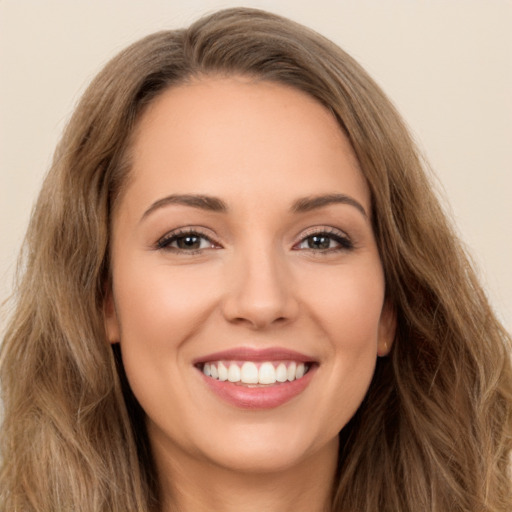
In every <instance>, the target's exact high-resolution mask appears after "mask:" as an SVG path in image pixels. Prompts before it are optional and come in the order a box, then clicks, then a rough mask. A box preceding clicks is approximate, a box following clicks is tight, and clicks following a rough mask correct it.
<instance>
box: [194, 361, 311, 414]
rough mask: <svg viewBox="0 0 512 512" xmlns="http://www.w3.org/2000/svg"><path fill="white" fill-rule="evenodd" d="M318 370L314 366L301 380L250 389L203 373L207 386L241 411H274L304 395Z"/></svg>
mask: <svg viewBox="0 0 512 512" xmlns="http://www.w3.org/2000/svg"><path fill="white" fill-rule="evenodd" d="M316 369H317V366H316V365H313V366H312V367H311V368H310V369H309V370H308V372H307V373H306V374H305V375H304V377H301V378H300V379H296V380H293V381H291V382H283V383H276V384H275V385H272V386H262V387H258V386H255V387H248V386H243V385H239V384H233V383H231V382H229V381H220V380H217V379H212V378H211V377H208V376H206V375H204V374H203V372H201V376H202V377H203V380H204V382H205V383H206V385H207V386H208V387H209V388H210V389H211V390H212V391H213V392H214V393H215V394H216V395H217V396H219V397H220V398H222V399H223V400H225V401H226V402H228V403H230V404H231V405H234V406H235V407H239V408H241V409H273V408H274V407H279V406H280V405H283V404H285V403H286V402H288V401H290V400H291V399H292V398H295V397H296V396H297V395H299V394H300V393H302V392H303V391H304V390H305V389H306V387H307V386H308V384H309V383H310V382H311V379H312V378H313V375H314V373H315V371H316ZM199 371H201V370H199Z"/></svg>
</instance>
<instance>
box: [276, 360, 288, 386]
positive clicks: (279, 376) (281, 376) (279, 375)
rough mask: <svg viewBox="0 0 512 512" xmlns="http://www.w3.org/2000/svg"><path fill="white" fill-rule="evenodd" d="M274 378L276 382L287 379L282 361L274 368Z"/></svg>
mask: <svg viewBox="0 0 512 512" xmlns="http://www.w3.org/2000/svg"><path fill="white" fill-rule="evenodd" d="M276 380H277V382H286V381H287V380H288V372H287V370H286V365H285V364H284V363H281V364H280V365H279V366H278V367H277V369H276Z"/></svg>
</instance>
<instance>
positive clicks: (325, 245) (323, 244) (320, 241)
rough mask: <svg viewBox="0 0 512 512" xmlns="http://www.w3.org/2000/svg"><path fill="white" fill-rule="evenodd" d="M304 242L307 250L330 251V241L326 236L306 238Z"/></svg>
mask: <svg viewBox="0 0 512 512" xmlns="http://www.w3.org/2000/svg"><path fill="white" fill-rule="evenodd" d="M306 242H307V245H308V248H309V249H330V248H331V242H332V240H331V238H330V237H328V236H324V235H315V236H309V237H308V238H306Z"/></svg>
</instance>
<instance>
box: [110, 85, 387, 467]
mask: <svg viewBox="0 0 512 512" xmlns="http://www.w3.org/2000/svg"><path fill="white" fill-rule="evenodd" d="M132 149H133V168H132V171H131V176H130V179H129V181H128V185H127V188H126V190H125V192H124V193H123V195H122V197H121V198H120V202H119V204H118V205H117V208H116V212H115V214H114V219H113V234H112V262H113V287H112V294H111V296H110V298H109V300H108V303H107V305H106V325H107V331H108V335H109V339H110V341H111V342H112V343H115V342H119V343H120V344H121V351H122V357H123V362H124V366H125V369H126V374H127V377H128V381H129V383H130V386H131V388H132V390H133V393H134V394H135V396H136V397H137V399H138V401H139V402H140V404H141V406H142V408H143V409H144V411H145V412H146V414H147V423H148V432H149V436H150V439H151V442H152V445H153V450H154V451H155V453H156V456H157V457H159V456H163V457H169V458H170V459H171V458H176V457H188V458H190V459H193V460H195V461H198V462H204V463H208V464H209V463H214V464H216V465H218V466H222V467H224V468H228V469H229V468H230V469H236V470H237V471H240V470H255V471H267V470H269V471H270V470H276V469H279V468H289V467H292V466H293V465H294V464H298V463H300V462H304V461H307V460H310V459H311V460H312V459H313V458H314V457H319V456H324V455H325V456H330V457H332V456H333V455H332V454H334V453H336V449H337V434H338V432H339V431H340V430H341V429H342V428H343V426H344V425H345V424H346V423H347V421H348V420H349V419H350V418H351V416H352V415H353V414H354V412H355V411H356V409H357V408H358V406H359V405H360V403H361V401H362V399H363V397H364V395H365V393H366V390H367V388H368V386H369V383H370V380H371V378H372V374H373V371H374V367H375V362H376V358H377V356H378V355H384V354H386V353H387V351H388V349H389V348H390V346H391V342H392V338H393V334H394V332H393V331H394V318H393V313H392V312H391V311H390V310H389V309H388V308H387V307H385V305H384V277H383V271H382V266H381V262H380V259H379V254H378V251H377V247H376V243H375V239H374V235H373V232H372V227H371V219H370V216H371V207H370V195H369V191H368V187H367V185H366V183H365V180H364V178H363V176H362V174H361V171H360V170H359V168H358V162H357V160H356V158H355V155H354V153H353V151H352V148H351V146H350V144H349V142H348V140H347V138H346V137H345V136H344V135H343V134H342V132H341V131H340V129H339V127H338V125H337V123H336V121H335V119H334V117H333V116H332V115H331V113H330V112H329V111H328V110H327V109H325V108H324V107H323V106H321V105H320V104H319V103H317V102H316V101H315V100H313V99H312V98H310V97H309V96H307V95H306V94H304V93H302V92H299V91H297V90H295V89H292V88H289V87H286V86H283V85H277V84H273V83H268V82H261V81H260V82H256V81H251V80H248V79H244V78H237V77H233V78H205V79H202V80H198V81H196V82H193V83H192V84H187V85H183V86H179V87H175V88H172V89H170V90H168V91H166V92H165V93H163V94H162V95H161V96H160V97H159V98H158V99H156V100H155V101H154V102H153V104H152V105H151V106H150V107H149V108H148V110H147V111H146V112H145V113H144V115H143V117H142V119H141V121H140V123H139V125H138V129H137V132H136V134H135V139H134V143H133V148H132ZM321 454H324V455H321ZM327 454H329V455H327Z"/></svg>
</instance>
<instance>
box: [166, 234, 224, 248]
mask: <svg viewBox="0 0 512 512" xmlns="http://www.w3.org/2000/svg"><path fill="white" fill-rule="evenodd" d="M215 247H217V246H216V245H215V243H214V242H213V241H212V240H210V238H208V237H207V236H205V235H202V234H201V233H196V232H186V233H183V232H179V233H170V234H168V235H166V236H165V237H163V238H162V239H161V240H159V241H158V242H157V248H158V249H165V250H169V251H178V252H194V251H201V250H202V249H212V248H215Z"/></svg>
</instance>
